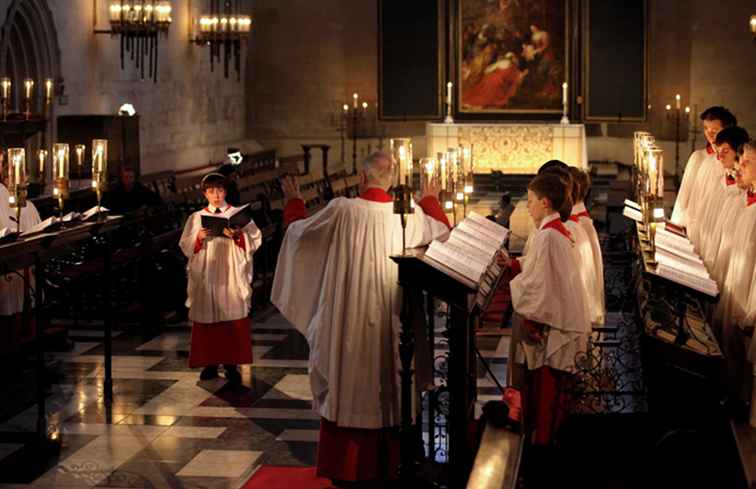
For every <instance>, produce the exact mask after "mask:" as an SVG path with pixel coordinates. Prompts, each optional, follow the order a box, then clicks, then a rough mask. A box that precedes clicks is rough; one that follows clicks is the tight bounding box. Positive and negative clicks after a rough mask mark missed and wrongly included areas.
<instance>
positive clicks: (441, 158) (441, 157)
mask: <svg viewBox="0 0 756 489" xmlns="http://www.w3.org/2000/svg"><path fill="white" fill-rule="evenodd" d="M438 167H439V172H440V173H441V189H443V190H446V156H444V154H443V153H439V154H438Z"/></svg>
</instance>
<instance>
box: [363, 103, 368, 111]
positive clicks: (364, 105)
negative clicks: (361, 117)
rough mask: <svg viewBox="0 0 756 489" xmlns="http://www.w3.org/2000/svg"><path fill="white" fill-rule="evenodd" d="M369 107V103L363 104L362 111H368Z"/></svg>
mask: <svg viewBox="0 0 756 489" xmlns="http://www.w3.org/2000/svg"><path fill="white" fill-rule="evenodd" d="M367 107H368V103H367V102H362V110H363V111H366V110H367Z"/></svg>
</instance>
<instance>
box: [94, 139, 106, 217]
mask: <svg viewBox="0 0 756 489" xmlns="http://www.w3.org/2000/svg"><path fill="white" fill-rule="evenodd" d="M107 182H108V140H107V139H93V140H92V188H94V189H95V192H96V193H97V213H98V215H99V214H100V207H101V205H102V192H103V191H104V190H105V185H107Z"/></svg>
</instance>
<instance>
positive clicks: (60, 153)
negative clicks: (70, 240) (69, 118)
mask: <svg viewBox="0 0 756 489" xmlns="http://www.w3.org/2000/svg"><path fill="white" fill-rule="evenodd" d="M68 150H69V148H68V144H66V143H55V144H53V166H52V172H53V175H52V177H53V196H54V197H57V198H58V208H59V209H60V217H61V220H62V219H63V203H64V201H65V199H66V198H67V197H68V174H69V170H70V164H69V162H70V159H69V154H68Z"/></svg>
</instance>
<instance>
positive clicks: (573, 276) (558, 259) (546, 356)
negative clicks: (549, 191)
mask: <svg viewBox="0 0 756 489" xmlns="http://www.w3.org/2000/svg"><path fill="white" fill-rule="evenodd" d="M558 218H559V215H558V214H552V215H550V216H547V217H545V218H544V219H543V221H542V222H541V226H540V227H539V230H538V231H537V232H536V234H535V236H534V238H533V240H532V242H531V244H530V246H529V249H528V255H527V259H525V260H520V264H521V267H522V271H521V272H520V273H519V274H518V275H517V276H516V277H515V278H514V279H512V281H511V282H510V288H511V291H512V307H513V308H514V311H515V312H516V313H517V315H519V316H521V317H522V318H525V319H529V320H531V321H535V322H538V323H541V324H545V325H547V326H549V330H548V332H547V334H546V339H545V340H544V341H543V342H542V343H540V344H528V343H527V342H520V344H519V345H518V346H517V350H518V351H519V352H521V353H522V354H523V355H524V358H525V362H526V364H527V367H528V368H529V369H536V368H539V367H542V366H548V367H551V368H554V369H557V370H563V371H566V372H573V371H574V370H575V357H576V355H577V354H578V353H579V352H585V351H586V350H587V345H588V336H589V334H590V331H591V317H590V311H589V309H588V302H587V301H586V298H585V294H584V292H583V289H582V279H581V278H580V273H579V271H578V264H577V258H576V253H575V250H574V246H575V245H574V244H573V243H572V241H571V240H570V239H569V238H567V237H566V236H564V235H563V234H562V233H560V232H559V231H557V230H555V229H551V228H544V226H545V225H546V224H547V223H549V222H550V221H552V220H554V219H558ZM519 356H520V355H519V354H518V357H519Z"/></svg>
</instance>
